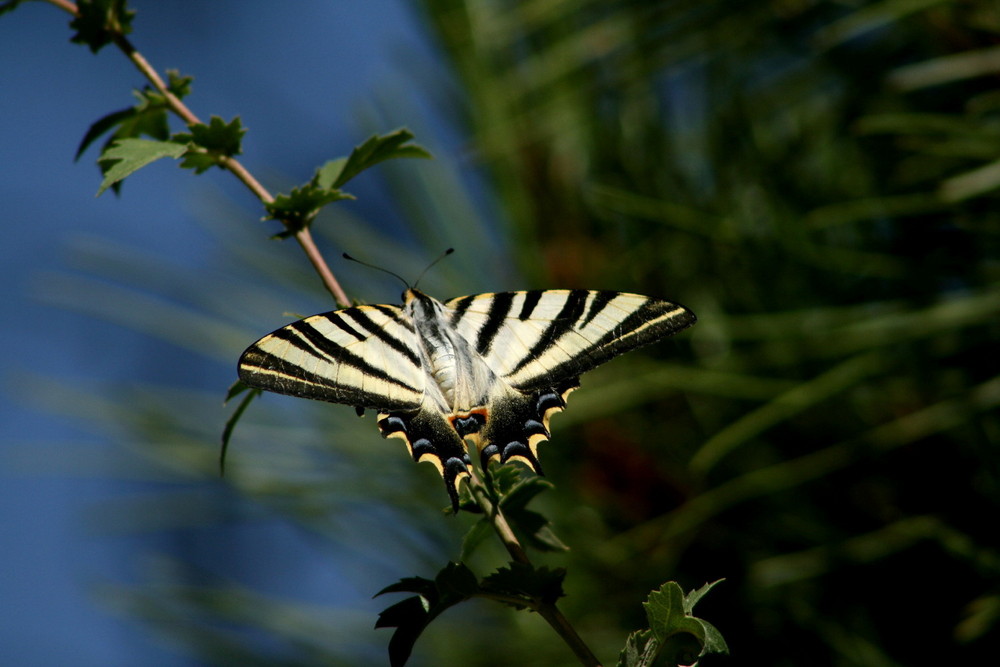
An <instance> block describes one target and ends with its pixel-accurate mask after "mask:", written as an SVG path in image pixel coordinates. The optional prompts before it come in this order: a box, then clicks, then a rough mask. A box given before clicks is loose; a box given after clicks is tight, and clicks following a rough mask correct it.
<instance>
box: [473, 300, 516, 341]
mask: <svg viewBox="0 0 1000 667" xmlns="http://www.w3.org/2000/svg"><path fill="white" fill-rule="evenodd" d="M513 303H514V293H513V292H500V293H498V294H494V295H493V299H492V300H491V301H490V310H489V313H488V314H487V316H486V321H485V322H483V326H482V327H480V329H479V334H478V335H477V336H476V352H478V353H479V354H481V355H485V354H487V353H488V352H489V351H490V347H491V346H492V345H493V339H494V338H496V336H497V333H498V332H499V331H500V327H502V326H503V323H504V320H505V319H507V315H508V314H509V313H510V307H511V305H512V304H513Z"/></svg>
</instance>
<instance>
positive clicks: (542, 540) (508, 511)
mask: <svg viewBox="0 0 1000 667" xmlns="http://www.w3.org/2000/svg"><path fill="white" fill-rule="evenodd" d="M509 481H510V479H509V478H508V479H503V478H501V479H500V480H498V485H503V486H508V484H509ZM551 488H553V485H552V483H551V482H548V481H546V480H544V479H542V478H540V477H535V476H531V477H522V478H521V479H518V480H517V481H516V482H515V483H514V484H513V485H509V488H508V490H507V492H506V494H505V495H503V497H502V499H501V500H500V507H501V508H502V509H503V512H504V516H506V517H507V521H508V522H509V523H510V525H511V527H512V528H513V529H514V530H515V531H516V532H517V533H518V534H519V535H521V537H522V538H523V540H524V542H525V543H526V544H527V545H528V546H530V547H532V548H534V549H537V550H538V551H566V550H568V549H569V547H567V546H566V545H565V544H564V543H563V541H562V540H560V539H559V538H558V537H557V536H556V534H555V532H554V531H553V530H552V523H551V522H550V521H549V520H548V519H547V518H546V517H545V516H543V515H542V514H540V513H538V512H535V511H533V510H529V509H527V507H526V506H527V504H528V503H529V502H531V500H533V499H534V498H535V496H537V495H538V494H539V493H541V492H542V491H546V490H548V489H551Z"/></svg>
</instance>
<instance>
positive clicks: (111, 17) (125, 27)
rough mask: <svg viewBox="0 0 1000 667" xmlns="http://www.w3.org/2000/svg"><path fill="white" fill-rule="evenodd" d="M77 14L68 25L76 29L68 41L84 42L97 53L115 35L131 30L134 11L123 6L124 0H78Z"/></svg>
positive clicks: (112, 39)
mask: <svg viewBox="0 0 1000 667" xmlns="http://www.w3.org/2000/svg"><path fill="white" fill-rule="evenodd" d="M76 9H77V13H78V16H77V17H76V18H75V19H73V20H72V21H70V24H69V27H70V28H72V29H73V30H76V33H75V34H74V35H73V36H72V37H70V41H71V42H74V43H76V44H86V45H87V46H88V47H90V50H91V52H93V53H97V52H98V51H100V50H101V49H102V48H104V47H105V46H107V45H108V44H110V43H111V42H113V41H114V39H115V37H116V36H117V35H127V34H129V33H130V32H132V19H133V18H134V17H135V12H134V11H131V10H127V9H126V8H125V0H79V2H77V4H76Z"/></svg>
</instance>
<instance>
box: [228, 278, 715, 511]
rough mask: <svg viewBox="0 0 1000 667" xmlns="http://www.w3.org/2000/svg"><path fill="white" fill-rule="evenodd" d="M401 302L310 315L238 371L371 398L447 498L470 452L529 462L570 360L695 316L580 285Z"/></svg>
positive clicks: (579, 367) (587, 364)
mask: <svg viewBox="0 0 1000 667" xmlns="http://www.w3.org/2000/svg"><path fill="white" fill-rule="evenodd" d="M403 302H404V304H403V305H402V306H389V305H371V306H356V307H353V308H344V309H342V310H335V311H332V312H329V313H323V314H321V315H313V316H312V317H307V318H305V319H304V320H299V321H298V322H295V323H293V324H289V325H288V326H286V327H282V328H281V329H278V330H277V331H275V332H274V333H271V334H269V335H267V336H265V337H263V338H261V339H260V340H259V341H257V342H256V343H254V344H253V345H251V346H250V347H249V348H248V349H247V350H246V351H245V352H244V353H243V356H242V357H241V358H240V361H239V376H240V379H241V380H242V381H243V382H244V383H245V384H247V385H249V386H251V387H257V388H260V389H266V390H268V391H274V392H277V393H279V394H289V395H292V396H302V397H305V398H314V399H319V400H323V401H330V402H333V403H344V404H347V405H353V406H355V407H357V408H358V412H359V414H361V413H362V412H363V409H364V408H372V409H374V410H377V411H378V427H379V430H380V431H381V432H382V436H383V437H386V438H389V437H396V438H400V439H402V440H403V441H404V442H405V443H406V446H407V448H408V449H409V451H410V454H411V455H412V456H413V459H414V460H415V461H418V462H419V461H430V462H431V463H433V464H434V466H435V467H437V469H438V471H439V472H440V473H441V476H442V477H443V478H444V483H445V486H446V488H447V490H448V495H449V496H450V498H451V502H452V506H453V507H454V508H455V509H456V510H457V508H458V492H457V489H456V484H457V483H458V481H459V480H461V479H462V478H463V477H465V476H468V475H469V474H470V467H471V465H472V461H471V459H470V458H469V453H468V451H467V449H466V446H465V442H464V441H465V439H469V440H471V441H472V442H473V443H474V444H476V445H477V447H478V448H479V452H480V458H481V465H482V466H483V468H484V469H485V467H486V465H487V464H488V463H489V462H490V461H491V460H499V461H500V462H501V463H506V462H507V461H510V460H519V461H522V462H524V463H526V464H528V465H529V466H531V468H532V469H534V470H535V471H536V472H537V473H539V474H541V468H540V466H539V463H538V444H539V443H540V442H542V441H544V440H547V439H548V437H549V418H550V417H551V416H552V415H553V413H555V412H559V411H561V410H562V409H563V408H564V407H565V406H566V397H567V396H568V395H569V393H570V392H571V391H573V390H574V389H576V388H577V387H578V386H579V384H580V383H579V377H580V375H581V374H582V373H584V372H586V371H589V370H590V369H592V368H594V367H595V366H598V365H599V364H602V363H604V362H606V361H608V360H609V359H611V358H613V357H615V356H617V355H619V354H622V353H624V352H628V351H630V350H634V349H635V348H637V347H640V346H642V345H647V344H649V343H653V342H655V341H657V340H660V339H661V338H664V337H666V336H670V335H672V334H675V333H677V332H678V331H681V330H682V329H685V328H687V327H689V326H691V325H692V324H694V322H695V316H694V313H692V312H691V311H690V310H688V309H687V308H684V307H683V306H680V305H678V304H676V303H670V302H667V301H661V300H659V299H652V298H650V297H647V296H640V295H638V294H623V293H620V292H601V291H588V290H541V291H529V292H498V293H489V294H474V295H471V296H462V297H458V298H457V299H451V300H450V301H445V302H441V301H438V300H437V299H434V298H433V297H430V296H427V295H426V294H424V293H422V292H420V291H418V290H416V289H407V290H406V291H405V292H404V293H403Z"/></svg>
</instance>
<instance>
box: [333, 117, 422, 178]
mask: <svg viewBox="0 0 1000 667" xmlns="http://www.w3.org/2000/svg"><path fill="white" fill-rule="evenodd" d="M412 138H413V133H412V132H410V131H409V130H407V129H403V128H401V129H398V130H395V131H393V132H390V133H388V134H383V135H382V136H378V135H374V136H372V137H369V138H368V139H367V140H366V141H365V142H364V143H363V144H361V145H360V146H355V147H354V150H353V151H351V154H350V156H349V157H348V158H347V159H346V161H344V162H343V164H341V165H339V166H340V169H339V171H336V172H335V171H334V170H335V169H336V166H337V165H336V163H338V162H340V161H339V160H333V161H332V162H328V163H327V164H326V165H325V168H327V169H328V171H327V173H326V174H325V175H324V178H330V177H332V178H333V180H332V183H331V184H330V187H333V188H339V187H341V186H343V185H344V184H345V183H347V181H349V180H351V179H352V178H354V177H355V176H357V175H358V174H360V173H361V172H362V171H364V170H365V169H368V168H369V167H373V166H375V165H376V164H378V163H379V162H384V161H385V160H391V159H393V158H403V157H410V158H414V157H418V158H430V157H431V154H430V153H429V152H428V151H427V150H426V149H424V148H423V147H421V146H418V145H416V144H410V143H407V142H408V141H410V139H412ZM341 159H343V158H341Z"/></svg>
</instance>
